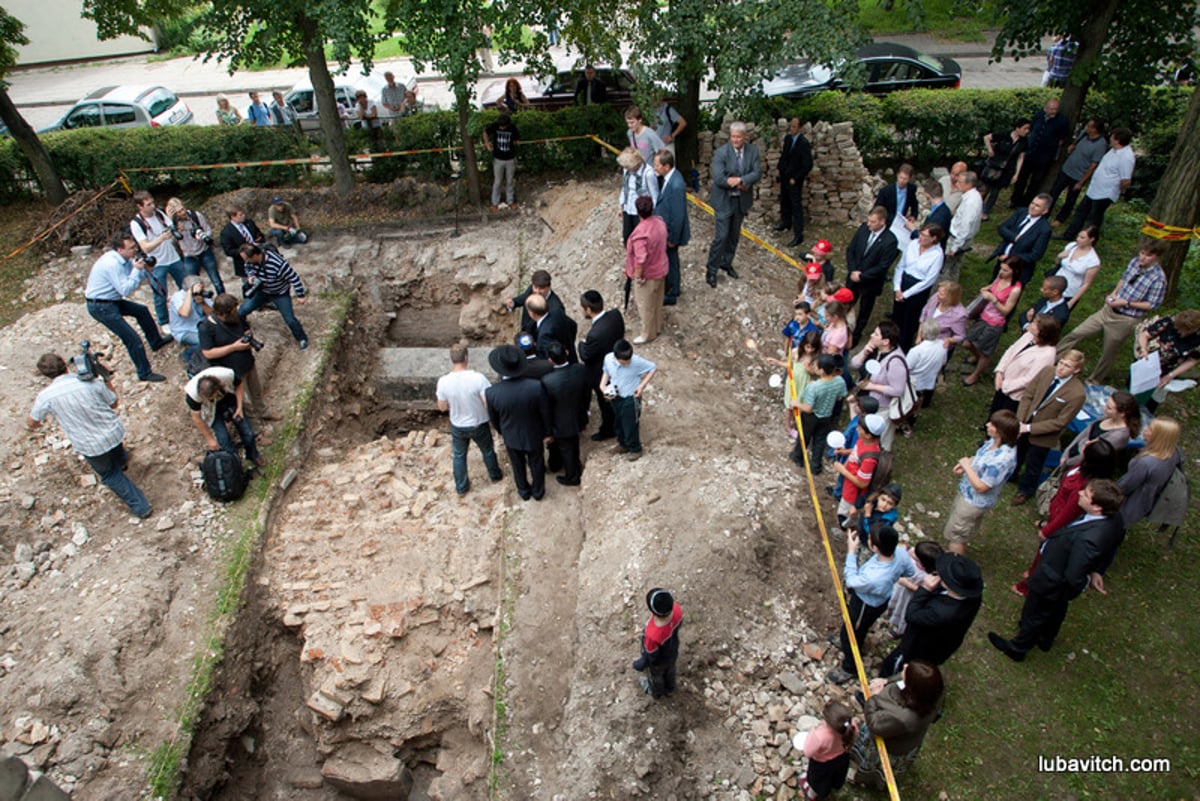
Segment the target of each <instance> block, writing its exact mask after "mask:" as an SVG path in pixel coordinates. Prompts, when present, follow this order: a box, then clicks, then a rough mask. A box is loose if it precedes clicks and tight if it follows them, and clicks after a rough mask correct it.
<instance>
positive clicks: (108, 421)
mask: <svg viewBox="0 0 1200 801" xmlns="http://www.w3.org/2000/svg"><path fill="white" fill-rule="evenodd" d="M116 402H117V395H116V393H115V392H113V391H112V390H111V389H109V388H108V387H107V386H105V385H104V382H103V381H100V380H99V379H97V380H94V381H80V380H79V377H78V376H75V375H72V374H71V373H67V374H65V375H60V376H59V377H58V378H56V379H54V382H53V383H52V384H51V385H50V386H48V387H46V388H45V389H43V390H42V391H41V392H39V393H38V396H37V400H35V401H34V403H33V409H32V411H30V412H29V416H30V417H32V418H33V419H34V420H36V421H38V422H39V423H41V422H43V421H44V420H45V419H46V415H47V414H51V413H52V414H53V415H54V418H55V419H56V420H58V425H59V428H61V429H62V430H63V433H64V434H66V435H67V439H69V440H71V445H72V446H73V447H74V448H75V451H76V452H77V453H79V454H80V455H82V456H103V455H104V454H106V453H108V452H109V451H111V450H112V449H113V448H115V447H117V446H118V445H120V444H121V441H122V440H124V439H125V426H124V425H122V423H121V418H119V417H117V413H116V411H115V410H114V409H113V408H112V405H113V404H114V403H116Z"/></svg>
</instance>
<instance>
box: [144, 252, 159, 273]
mask: <svg viewBox="0 0 1200 801" xmlns="http://www.w3.org/2000/svg"><path fill="white" fill-rule="evenodd" d="M142 264H143V265H145V267H146V269H147V270H153V269H154V265H156V264H158V259H156V258H154V257H153V256H150V255H148V254H146V253H143V254H142Z"/></svg>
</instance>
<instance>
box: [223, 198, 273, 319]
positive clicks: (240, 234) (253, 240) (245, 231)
mask: <svg viewBox="0 0 1200 801" xmlns="http://www.w3.org/2000/svg"><path fill="white" fill-rule="evenodd" d="M225 215H226V216H227V217H229V222H227V223H225V227H224V228H222V229H221V250H223V251H224V252H225V255H226V256H228V257H229V258H231V259H233V274H234V275H236V276H239V277H240V278H241V279H242V297H245V296H246V290H247V289H248V288H249V286H250V285H249V284H248V283H247V282H246V262H245V261H243V260H242V254H241V250H240V248H241V247H242V245H245V244H247V243H249V244H251V245H261V244H263V243H264V242H266V241H267V238H266V237H265V236H263V232H262V231H260V230H258V226H257V225H255V224H254V220H251V219H250V218H249V217H247V216H246V210H245V209H243V208H241V207H240V206H229V207H228V208H226V209H225Z"/></svg>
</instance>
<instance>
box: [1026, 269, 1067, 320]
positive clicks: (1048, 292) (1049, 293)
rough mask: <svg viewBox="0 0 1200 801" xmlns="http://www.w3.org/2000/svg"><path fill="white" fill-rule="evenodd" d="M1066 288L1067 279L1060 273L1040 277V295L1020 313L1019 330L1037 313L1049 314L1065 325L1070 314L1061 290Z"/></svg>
mask: <svg viewBox="0 0 1200 801" xmlns="http://www.w3.org/2000/svg"><path fill="white" fill-rule="evenodd" d="M1066 288H1067V279H1065V278H1063V277H1062V276H1061V275H1052V276H1050V277H1048V278H1043V279H1042V291H1041V297H1039V298H1038V299H1037V303H1035V304H1033V305H1032V306H1030V307H1029V310H1028V311H1026V312H1025V314H1023V315H1021V318H1020V319H1021V331H1022V332H1023V331H1024V330H1025V329H1026V328H1028V327H1029V324H1030V323H1032V322H1033V318H1034V317H1037V316H1038V315H1039V314H1049V315H1050V316H1051V317H1053V318H1054V319H1055V320H1058V323H1059V325H1060V326H1061V327H1063V328H1066V327H1067V318H1068V317H1070V316H1071V307H1070V306H1069V305H1068V304H1067V299H1066V298H1064V297H1063V290H1065V289H1066Z"/></svg>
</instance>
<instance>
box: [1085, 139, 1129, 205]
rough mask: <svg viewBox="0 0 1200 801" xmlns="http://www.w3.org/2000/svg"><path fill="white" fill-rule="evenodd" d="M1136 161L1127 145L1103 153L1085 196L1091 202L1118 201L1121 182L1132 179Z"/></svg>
mask: <svg viewBox="0 0 1200 801" xmlns="http://www.w3.org/2000/svg"><path fill="white" fill-rule="evenodd" d="M1136 161H1137V159H1136V158H1135V157H1134V155H1133V148H1132V147H1129V146H1128V145H1126V146H1125V147H1123V148H1120V149H1117V148H1113V149H1112V150H1110V151H1108V152H1107V153H1105V154H1104V158H1102V159H1100V163H1099V164H1098V165H1097V166H1096V171H1095V172H1094V173H1092V182H1091V183H1090V184H1088V189H1087V196H1088V197H1090V198H1091V199H1092V200H1112V201H1116V200H1119V199H1120V197H1121V181H1128V180H1129V179H1130V178H1132V177H1133V165H1134V162H1136Z"/></svg>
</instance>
